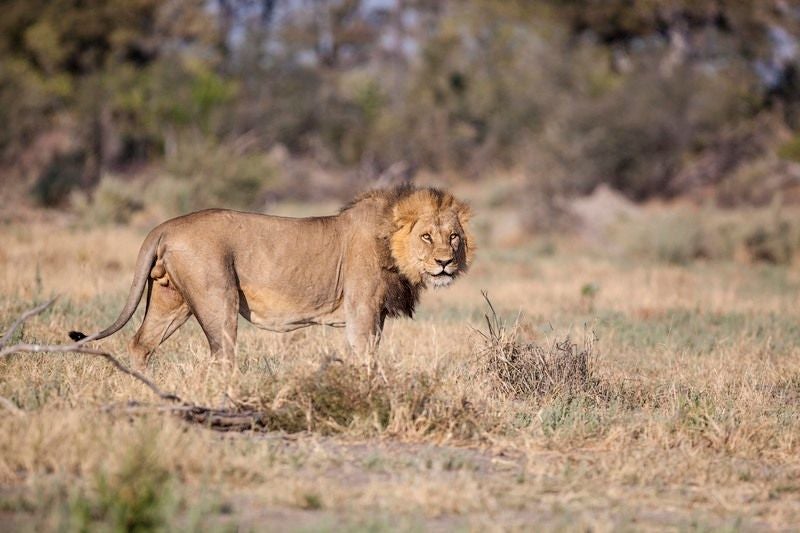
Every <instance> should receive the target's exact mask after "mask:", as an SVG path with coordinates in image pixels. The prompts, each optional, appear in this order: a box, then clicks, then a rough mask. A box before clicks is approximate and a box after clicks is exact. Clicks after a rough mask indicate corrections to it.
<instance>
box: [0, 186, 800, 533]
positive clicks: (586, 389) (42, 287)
mask: <svg viewBox="0 0 800 533" xmlns="http://www.w3.org/2000/svg"><path fill="white" fill-rule="evenodd" d="M474 196H475V201H474V202H473V203H475V204H476V210H477V212H478V215H477V218H476V226H477V228H478V234H479V235H480V236H481V237H482V242H479V245H480V251H479V255H478V257H477V260H476V263H475V265H474V267H473V269H472V271H471V272H470V273H469V275H468V276H466V277H465V278H463V279H461V280H459V281H458V283H456V284H454V285H453V286H452V287H451V288H449V289H446V290H442V291H436V292H428V293H426V294H425V295H424V297H423V300H422V303H421V305H420V307H419V313H418V315H417V317H416V319H415V320H413V321H410V320H395V321H392V322H390V323H389V324H388V327H387V330H386V335H385V338H384V340H383V344H382V347H381V361H382V367H383V370H384V373H385V375H386V381H385V382H384V381H383V380H382V379H376V378H375V377H374V376H373V377H369V378H368V377H367V376H366V373H365V372H364V370H363V367H362V366H360V365H359V364H358V363H359V362H351V361H346V362H345V363H343V364H342V363H335V362H334V363H331V362H330V360H331V357H334V356H336V355H338V354H342V353H343V350H342V349H343V334H342V333H341V332H340V331H338V330H328V329H324V328H310V329H306V330H301V331H298V332H295V333H290V334H282V335H281V334H273V333H269V332H264V331H259V330H257V329H255V328H253V327H251V326H249V325H245V324H243V325H242V326H241V328H240V336H239V352H238V354H239V355H238V357H239V360H238V365H239V369H240V372H241V375H240V379H239V382H238V384H237V389H236V391H235V392H236V398H234V399H235V400H236V401H237V402H239V405H243V406H247V407H250V408H258V409H261V410H262V411H263V412H264V413H267V414H268V416H267V417H266V421H267V422H266V423H267V425H268V426H269V427H271V428H273V429H272V430H270V431H266V432H263V431H259V432H243V433H239V432H236V433H233V432H229V433H222V432H217V431H213V430H211V429H208V428H205V427H202V426H200V425H197V424H189V423H186V422H184V421H182V420H181V419H180V418H179V417H177V416H175V415H174V414H170V413H168V412H164V411H160V410H159V406H160V405H163V404H160V403H159V402H158V401H157V398H155V397H154V396H153V395H152V393H151V392H150V391H149V390H148V389H146V388H145V387H144V386H143V385H141V384H140V383H138V382H136V381H134V380H132V379H131V378H130V377H129V376H126V375H123V374H121V373H119V372H117V371H116V370H114V369H112V368H111V367H110V366H109V365H108V363H107V362H105V361H104V360H101V359H96V358H92V357H90V356H85V355H74V354H27V355H15V356H12V357H9V358H6V359H5V360H2V361H0V396H1V397H2V399H3V400H2V402H3V403H2V406H1V407H0V529H3V530H43V529H45V530H53V529H68V530H72V529H86V528H99V529H103V528H105V529H118V528H164V529H179V530H181V529H186V530H191V529H200V528H202V529H204V530H206V529H211V530H214V529H220V530H228V529H238V530H332V529H336V530H340V529H344V530H384V529H386V530H428V529H433V530H448V531H449V530H453V529H456V530H458V529H465V530H469V529H481V530H482V529H517V528H518V529H531V528H536V529H538V530H572V529H592V530H601V531H602V530H612V529H614V530H616V529H635V530H639V529H679V530H687V529H692V530H694V529H698V530H720V529H722V530H745V531H746V530H762V529H778V530H780V529H791V528H793V527H796V524H798V523H800V454H799V453H798V452H800V309H798V305H797V294H798V290H799V289H800V271H799V270H798V269H797V267H796V266H794V267H793V266H791V265H792V261H790V260H789V259H790V257H788V256H791V255H793V254H794V249H793V248H791V246H788V245H787V246H782V244H781V243H783V244H786V243H788V242H790V240H791V239H789V238H788V237H786V235H788V234H789V233H787V234H786V235H783V234H782V233H781V231H783V230H781V229H780V228H782V227H783V226H781V225H780V224H778V223H777V222H769V223H768V224H767V226H766V227H768V228H770V227H771V228H773V229H774V228H778V229H777V230H775V231H773V232H772V233H770V232H766V233H764V235H761V237H760V238H761V241H759V237H758V235H759V234H758V232H757V231H756V232H750V234H749V236H747V238H744V237H743V238H742V239H739V237H737V235H739V233H737V232H739V231H740V226H741V225H742V224H753V223H754V222H753V221H754V220H757V219H759V217H761V218H762V219H764V220H768V221H769V220H770V217H771V216H772V215H771V214H770V213H768V212H761V211H753V212H738V213H730V212H729V213H724V214H723V213H716V212H715V213H713V216H712V214H711V213H704V212H700V213H698V212H697V210H696V209H689V210H688V211H687V210H686V209H679V208H654V207H651V208H649V209H648V210H646V211H645V213H644V214H643V215H642V216H643V217H644V218H643V219H636V220H628V221H627V222H625V221H623V222H621V223H619V224H618V227H616V228H615V229H614V230H613V231H609V232H607V233H606V235H605V236H604V237H603V238H602V239H599V240H598V239H597V238H596V236H595V237H593V239H594V241H595V243H594V244H593V245H587V244H586V243H585V241H583V240H580V239H577V238H572V237H560V238H559V237H538V238H532V239H525V240H521V241H518V242H515V243H513V244H508V243H507V244H505V245H502V246H501V245H496V244H493V243H492V242H491V238H490V237H489V235H490V234H492V228H491V226H492V222H491V218H492V216H491V215H492V213H493V211H492V210H491V209H490V208H489V207H487V206H483V205H481V202H480V201H478V199H479V198H480V195H477V194H476V195H474ZM304 210H305V211H316V212H320V211H319V209H314V208H308V209H304ZM794 214H795V215H796V213H794ZM706 215H708V217H707V216H706ZM709 220H711V221H712V222H709ZM731 221H733V222H731ZM150 222H155V221H146V222H144V221H141V223H136V224H133V225H131V226H130V227H115V226H104V227H92V225H87V224H83V223H81V222H80V221H76V220H75V219H68V218H63V217H26V218H25V219H24V220H20V219H15V218H14V217H11V216H9V217H7V219H6V220H5V221H3V223H2V225H0V238H1V239H2V243H3V245H2V249H1V250H0V264H1V265H2V269H1V270H0V272H2V275H0V326H2V329H5V328H6V327H7V326H8V325H9V324H10V323H11V322H12V321H13V320H14V319H15V318H16V317H17V316H19V314H20V313H21V312H23V311H24V310H26V309H28V308H30V307H32V305H33V304H35V303H40V302H42V301H44V300H45V299H47V298H48V297H49V296H51V295H54V294H59V295H61V297H60V299H59V300H58V301H57V303H56V304H55V305H54V306H53V307H52V308H51V309H49V310H48V311H46V312H45V313H43V314H42V315H40V316H38V317H36V318H34V319H32V320H30V321H29V322H28V323H26V325H25V326H24V329H23V330H22V332H21V333H20V334H19V335H17V339H23V340H26V341H31V342H33V341H38V342H53V343H58V342H66V337H65V333H66V332H67V331H68V330H70V329H75V328H80V329H83V330H85V331H93V330H95V328H97V327H100V326H105V325H106V324H108V323H110V321H111V320H113V318H115V317H116V315H117V313H118V312H119V310H120V308H121V306H122V303H123V302H124V299H125V296H126V294H127V291H128V288H129V284H130V279H131V273H132V268H133V263H134V259H135V256H136V252H137V250H138V246H139V244H140V242H141V240H142V238H143V236H144V235H145V234H146V231H147V230H148V228H149V223H150ZM769 224H772V226H769ZM709 228H710V229H709ZM790 230H791V231H794V230H792V229H791V228H790V229H787V230H786V231H787V232H790ZM754 235H755V236H754ZM776 235H777V237H776ZM782 235H783V237H786V239H784V241H785V242H784V241H781V243H779V244H778V245H774V244H773V243H772V241H770V239H775V238H777V239H779V240H780V239H781V238H783V237H782ZM726 239H727V240H726ZM787 239H788V240H787ZM791 242H795V241H791ZM759 247H761V248H759ZM762 248H763V249H765V250H767V252H764V253H763V254H762V253H760V252H759V250H761V249H762ZM769 250H772V252H769ZM775 250H777V251H775ZM748 251H749V255H748ZM768 252H769V253H768ZM770 253H772V255H773V256H774V257H773V256H770ZM781 254H784V255H786V254H788V256H787V257H784V256H781ZM762 256H763V257H762ZM765 257H766V258H767V259H769V261H767V262H764V261H759V260H757V259H764V258H765ZM481 290H486V291H487V292H488V294H489V297H490V299H491V301H492V303H493V304H494V307H495V309H496V310H497V313H498V315H499V319H500V320H501V321H503V322H504V323H505V324H506V328H505V330H504V331H503V332H498V331H495V338H494V340H493V341H492V340H491V339H489V340H487V339H486V338H484V337H483V336H482V335H481V334H480V333H478V331H482V332H483V333H484V334H487V333H488V326H487V323H486V319H485V316H484V315H485V314H486V313H488V312H489V308H488V306H487V304H486V301H485V300H484V298H483V296H482V295H481ZM140 315H141V310H140V311H139V313H138V314H137V315H136V317H135V318H134V320H133V324H129V325H128V326H127V327H126V328H125V329H124V330H123V331H122V333H121V334H119V335H116V336H114V337H111V338H110V339H107V340H105V341H103V342H102V346H103V347H105V348H107V349H109V350H111V351H113V352H114V353H117V354H120V357H121V359H122V360H123V361H127V356H126V355H125V345H126V342H127V340H128V338H129V337H130V335H131V334H132V331H133V328H134V327H135V326H138V323H139V320H140V318H139V317H140ZM476 330H477V331H476ZM566 337H569V338H570V340H571V342H572V343H574V344H575V345H576V346H572V347H566V348H565V349H566V350H567V351H566V352H563V351H562V352H559V351H558V350H555V349H554V348H553V347H554V346H555V343H557V342H562V341H564V339H565V338H566ZM531 343H535V344H536V345H537V346H540V347H542V348H543V349H544V353H542V352H539V351H537V350H536V349H534V348H533V347H531V345H530V344H531ZM584 350H586V351H588V352H589V353H585V352H584ZM582 352H584V353H582ZM585 356H588V357H585ZM552 357H558V358H559V359H557V360H556V359H552ZM582 365H584V366H582ZM565 369H566V370H574V372H572V373H570V372H566V373H565V372H563V371H564V370H565ZM221 375H222V372H220V369H219V366H218V365H215V364H212V363H211V362H210V361H209V360H208V356H207V346H206V341H205V338H204V337H203V335H202V333H201V332H200V330H199V327H197V325H196V323H194V322H193V321H190V322H189V323H188V324H187V326H184V328H182V329H181V330H180V331H179V332H178V333H177V334H176V335H175V336H174V337H173V338H171V339H170V340H169V341H168V342H167V343H166V344H165V345H163V346H162V348H161V350H160V351H159V352H158V353H157V355H156V357H155V359H154V365H153V366H152V368H151V370H150V376H151V377H152V378H153V379H154V380H155V381H156V382H157V383H158V384H159V385H160V386H161V387H162V388H163V389H164V390H167V391H174V392H176V393H178V394H179V395H181V396H182V397H183V398H185V399H189V400H192V401H194V402H197V403H202V404H205V405H220V404H222V403H223V402H225V401H226V400H225V399H224V397H223V394H222V392H223V391H224V390H225V384H224V383H223V382H222V378H221ZM130 401H137V402H139V404H138V406H136V407H135V408H133V407H131V404H130V403H129V402H130Z"/></svg>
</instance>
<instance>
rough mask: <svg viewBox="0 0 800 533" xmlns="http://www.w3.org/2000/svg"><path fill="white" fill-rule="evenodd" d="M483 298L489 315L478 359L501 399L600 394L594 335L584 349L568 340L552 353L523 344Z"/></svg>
mask: <svg viewBox="0 0 800 533" xmlns="http://www.w3.org/2000/svg"><path fill="white" fill-rule="evenodd" d="M483 296H484V298H485V299H486V303H487V304H488V305H489V314H486V315H484V316H485V318H486V325H487V331H486V332H485V333H484V332H482V331H479V332H478V333H479V334H480V335H481V337H482V339H483V345H482V346H481V348H480V349H479V351H478V359H479V361H480V364H481V366H482V367H483V370H484V372H485V373H486V374H487V375H488V376H489V378H490V379H491V380H492V381H493V383H494V384H495V386H496V388H497V390H498V391H499V392H500V394H501V395H503V396H507V397H512V398H517V399H526V398H545V397H562V396H569V397H572V396H579V395H583V394H585V393H595V392H597V391H598V387H599V383H600V382H599V379H598V378H597V375H596V374H597V372H596V363H595V360H596V357H595V353H594V336H593V334H592V335H589V336H587V338H586V339H585V342H584V345H583V347H582V348H579V347H578V345H577V344H575V343H573V342H572V341H571V340H570V338H569V337H566V338H565V339H563V340H561V341H555V342H554V343H553V344H552V346H550V348H549V349H544V348H542V347H541V346H539V345H537V344H535V343H523V342H520V341H519V340H518V338H517V329H516V328H513V327H512V328H508V327H506V325H505V324H504V323H503V322H502V321H501V319H500V318H499V317H498V316H497V312H496V311H495V309H494V306H493V305H492V302H491V301H490V300H489V298H488V296H487V294H486V293H483Z"/></svg>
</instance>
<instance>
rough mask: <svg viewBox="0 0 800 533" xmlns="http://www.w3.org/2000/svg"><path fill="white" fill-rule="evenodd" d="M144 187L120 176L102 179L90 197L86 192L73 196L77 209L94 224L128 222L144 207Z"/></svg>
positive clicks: (85, 218) (73, 202)
mask: <svg viewBox="0 0 800 533" xmlns="http://www.w3.org/2000/svg"><path fill="white" fill-rule="evenodd" d="M141 189H142V187H141V186H140V185H139V186H137V184H135V183H131V182H129V181H125V180H123V179H120V178H118V177H114V176H108V177H105V178H103V179H102V180H101V181H100V185H99V186H98V187H97V189H95V191H94V195H93V196H92V197H91V198H90V197H89V196H88V195H86V194H84V193H78V194H76V195H74V196H73V197H72V204H73V207H74V208H75V210H76V211H77V212H78V213H80V214H81V216H82V217H83V218H84V220H86V221H88V222H90V223H92V224H126V223H128V222H129V221H130V219H131V217H132V216H133V214H134V213H136V212H138V211H141V210H142V209H144V201H143V198H142V194H141Z"/></svg>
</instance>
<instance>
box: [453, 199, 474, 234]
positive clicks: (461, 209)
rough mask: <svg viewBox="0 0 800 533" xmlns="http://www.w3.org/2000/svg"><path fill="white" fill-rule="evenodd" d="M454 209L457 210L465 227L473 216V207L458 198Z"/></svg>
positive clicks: (459, 219) (460, 221)
mask: <svg viewBox="0 0 800 533" xmlns="http://www.w3.org/2000/svg"><path fill="white" fill-rule="evenodd" d="M453 209H454V210H455V212H456V216H457V217H458V222H459V224H461V226H462V227H465V226H466V225H467V223H469V221H470V219H471V218H472V208H471V207H470V206H469V205H467V204H465V203H464V202H459V201H458V200H456V203H455V205H454V206H453Z"/></svg>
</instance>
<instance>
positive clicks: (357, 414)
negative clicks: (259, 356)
mask: <svg viewBox="0 0 800 533" xmlns="http://www.w3.org/2000/svg"><path fill="white" fill-rule="evenodd" d="M446 386H447V383H446V382H445V381H443V380H442V378H440V377H439V376H436V375H434V374H430V373H426V372H421V371H414V372H409V371H402V370H400V369H398V368H394V367H389V368H386V369H385V370H384V371H382V372H381V373H379V374H376V373H374V372H369V371H368V369H367V368H366V367H363V366H356V365H353V364H348V363H343V362H339V361H336V362H326V363H324V364H323V365H321V366H320V367H319V368H318V369H316V370H310V371H309V370H307V369H296V370H294V373H293V374H291V375H288V376H282V377H281V379H280V380H275V379H273V380H271V381H269V382H266V383H264V382H262V383H259V384H258V385H257V386H256V387H255V388H254V390H252V391H250V392H249V393H244V394H243V395H242V397H243V399H240V400H238V402H237V403H238V406H239V408H240V409H242V410H243V412H257V413H260V416H259V417H258V423H257V424H256V427H257V428H258V429H265V430H270V431H275V430H281V431H286V432H289V433H296V432H303V431H307V432H313V433H320V434H323V435H333V434H348V435H353V436H375V435H381V434H390V435H413V436H414V437H418V438H420V437H421V438H424V437H435V438H444V439H450V438H454V439H458V440H467V439H472V438H476V437H478V436H480V434H481V433H482V431H484V430H485V429H486V428H487V427H488V426H491V424H492V423H493V422H494V421H493V420H492V418H491V417H490V416H489V415H487V414H484V413H483V412H482V411H480V410H478V409H476V402H474V401H472V400H470V399H468V398H466V397H463V396H461V397H453V396H452V395H449V394H447V391H446V390H445V389H444V388H445V387H446Z"/></svg>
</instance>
